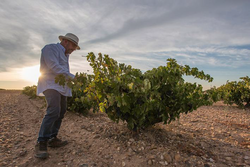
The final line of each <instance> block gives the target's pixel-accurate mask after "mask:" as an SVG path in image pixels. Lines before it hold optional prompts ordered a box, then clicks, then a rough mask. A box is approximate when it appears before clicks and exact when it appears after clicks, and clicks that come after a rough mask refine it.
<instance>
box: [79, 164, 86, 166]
mask: <svg viewBox="0 0 250 167" xmlns="http://www.w3.org/2000/svg"><path fill="white" fill-rule="evenodd" d="M79 167H88V164H81V165H79Z"/></svg>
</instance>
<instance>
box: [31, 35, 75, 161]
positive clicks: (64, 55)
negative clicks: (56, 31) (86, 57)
mask: <svg viewBox="0 0 250 167" xmlns="http://www.w3.org/2000/svg"><path fill="white" fill-rule="evenodd" d="M59 40H60V41H61V42H60V43H57V44H49V45H46V46H45V47H44V48H43V49H42V54H41V59H40V72H41V76H40V78H39V80H38V86H37V95H38V96H45V99H46V102H47V110H46V114H45V116H44V118H43V121H42V124H41V127H40V131H39V135H38V139H37V144H36V146H35V157H37V158H47V157H48V152H47V145H48V146H49V147H61V146H64V145H66V144H67V143H68V142H67V141H62V140H60V139H59V138H57V134H58V132H59V129H60V126H61V123H62V119H63V117H64V114H65V112H66V109H67V96H72V92H71V89H70V88H69V87H67V86H64V87H63V86H60V85H58V84H56V83H55V77H56V76H57V75H58V74H63V75H65V76H66V77H71V78H73V77H74V75H73V74H71V73H70V71H69V55H70V54H71V53H72V52H73V51H75V50H79V49H80V47H79V46H78V42H79V39H78V37H77V36H76V35H74V34H72V33H67V34H66V35H65V36H62V35H61V36H59Z"/></svg>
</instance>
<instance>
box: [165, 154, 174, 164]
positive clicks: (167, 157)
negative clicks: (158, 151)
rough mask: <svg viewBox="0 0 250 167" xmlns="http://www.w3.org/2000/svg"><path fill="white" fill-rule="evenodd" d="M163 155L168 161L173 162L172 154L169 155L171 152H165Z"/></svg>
mask: <svg viewBox="0 0 250 167" xmlns="http://www.w3.org/2000/svg"><path fill="white" fill-rule="evenodd" d="M163 157H164V159H165V160H166V161H167V162H168V163H170V162H172V158H171V156H170V155H169V154H167V153H166V154H164V155H163Z"/></svg>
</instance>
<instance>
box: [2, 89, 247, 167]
mask: <svg viewBox="0 0 250 167" xmlns="http://www.w3.org/2000/svg"><path fill="white" fill-rule="evenodd" d="M45 110H46V105H45V103H44V101H43V100H42V99H29V98H28V97H27V96H26V95H22V94H21V91H14V90H7V91H6V90H1V91H0V166H22V167H26V166H28V167H35V166H37V167H40V166H45V167H53V166H64V167H75V166H76V167H147V166H149V167H151V166H154V167H158V166H159V167H161V166H176V167H182V166H183V167H193V166H194V167H213V166H216V167H217V166H218V167H224V166H225V167H227V166H230V167H231V166H237V167H250V110H242V109H238V108H237V107H236V106H226V105H225V104H223V103H222V102H218V103H216V104H214V105H213V106H204V107H201V108H199V109H198V110H196V111H194V112H192V113H189V114H187V115H185V114H184V115H181V118H180V119H179V120H178V121H175V122H173V123H171V124H170V125H163V124H157V125H155V126H154V127H152V128H149V129H147V130H144V131H142V132H140V133H139V134H133V133H131V132H130V131H129V130H128V129H127V128H126V124H125V123H122V122H120V123H119V124H116V123H114V122H112V121H110V120H109V119H108V118H107V117H106V115H105V114H102V113H98V114H89V115H88V116H87V117H84V116H81V115H79V114H77V113H72V112H67V113H66V116H65V118H64V120H63V123H62V128H61V130H60V133H59V137H60V138H62V139H66V140H68V141H69V144H68V145H66V146H65V147H63V148H57V149H55V148H54V149H52V148H49V149H48V151H49V154H50V156H49V158H48V159H46V160H40V159H37V158H35V157H34V146H35V143H36V139H37V134H38V131H39V128H40V124H41V121H42V118H43V116H44V114H45Z"/></svg>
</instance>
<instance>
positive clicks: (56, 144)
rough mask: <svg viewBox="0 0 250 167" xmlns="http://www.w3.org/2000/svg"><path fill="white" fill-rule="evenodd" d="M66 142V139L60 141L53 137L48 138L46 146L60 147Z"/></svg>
mask: <svg viewBox="0 0 250 167" xmlns="http://www.w3.org/2000/svg"><path fill="white" fill-rule="evenodd" d="M67 144H68V141H66V140H65V141H62V140H60V139H58V138H57V137H53V138H51V139H50V140H49V142H48V146H49V147H62V146H65V145H67Z"/></svg>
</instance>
